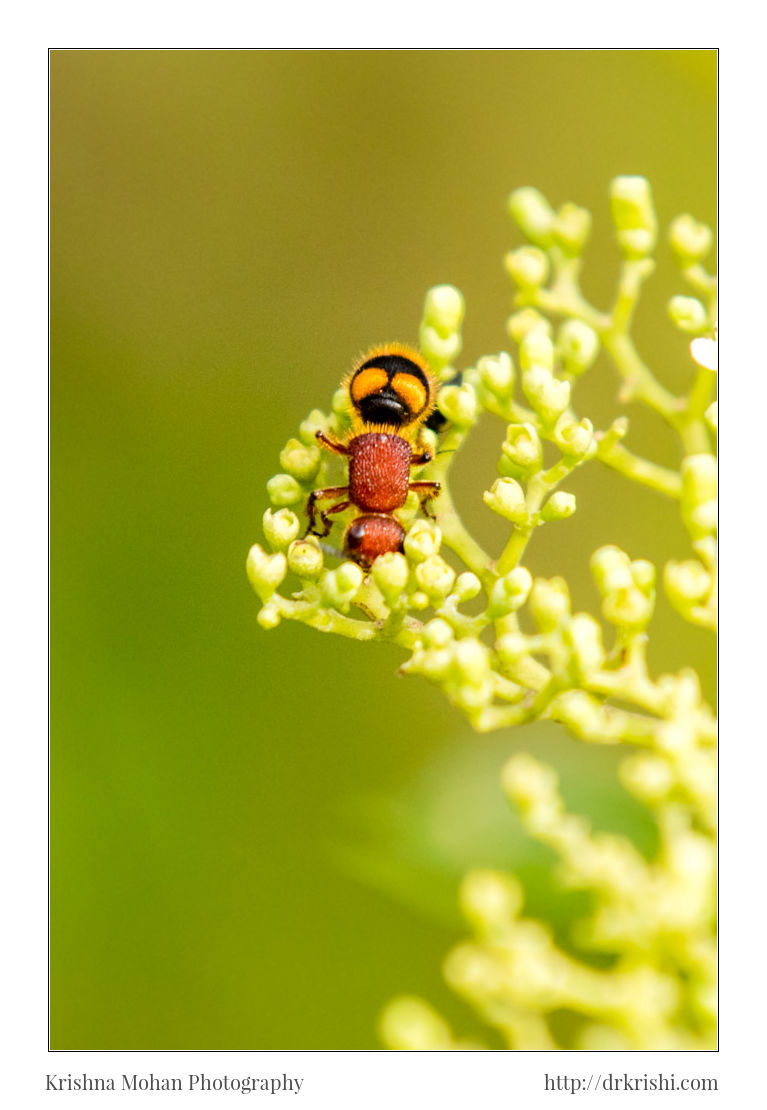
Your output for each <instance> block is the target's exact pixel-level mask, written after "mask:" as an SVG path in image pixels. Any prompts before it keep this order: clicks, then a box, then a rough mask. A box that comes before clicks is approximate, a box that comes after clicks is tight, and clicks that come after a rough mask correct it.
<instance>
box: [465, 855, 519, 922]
mask: <svg viewBox="0 0 767 1110" xmlns="http://www.w3.org/2000/svg"><path fill="white" fill-rule="evenodd" d="M458 899H459V903H460V906H461V910H462V911H463V913H464V915H465V916H466V918H467V920H469V921H470V922H472V923H473V924H474V925H476V926H478V927H479V928H480V929H481V930H483V931H485V930H490V931H495V930H498V929H503V928H506V927H507V926H509V925H510V924H511V923H512V922H513V921H514V919H515V918H516V917H518V916H519V911H520V910H521V909H522V902H523V900H524V896H523V893H522V887H521V884H520V883H519V881H518V880H517V879H515V878H513V877H512V876H511V875H502V874H500V873H499V872H497V871H489V870H487V871H485V870H482V871H469V873H468V874H467V875H466V876H465V877H464V879H463V881H462V883H461V887H460V891H459V894H458Z"/></svg>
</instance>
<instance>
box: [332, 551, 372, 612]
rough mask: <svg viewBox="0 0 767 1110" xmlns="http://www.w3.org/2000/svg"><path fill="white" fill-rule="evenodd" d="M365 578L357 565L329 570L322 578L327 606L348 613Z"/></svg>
mask: <svg viewBox="0 0 767 1110" xmlns="http://www.w3.org/2000/svg"><path fill="white" fill-rule="evenodd" d="M364 577H365V575H364V573H363V571H362V568H361V567H358V566H357V564H356V563H350V562H346V563H341V566H340V567H336V569H335V570H328V571H326V572H325V574H324V575H323V577H322V582H321V589H322V598H323V601H324V602H325V604H326V605H328V606H332V607H335V608H337V609H340V610H341V611H342V612H346V610H347V609H348V608H349V604H350V603H351V601H352V600H353V598H354V595H355V594H356V593H357V591H358V590H359V588H360V586H361V585H362V580H363V578H364Z"/></svg>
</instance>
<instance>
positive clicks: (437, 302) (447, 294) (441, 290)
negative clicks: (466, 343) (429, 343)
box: [423, 285, 466, 336]
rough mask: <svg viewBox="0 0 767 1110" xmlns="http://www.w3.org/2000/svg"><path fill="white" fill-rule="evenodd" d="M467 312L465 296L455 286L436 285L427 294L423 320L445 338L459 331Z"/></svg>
mask: <svg viewBox="0 0 767 1110" xmlns="http://www.w3.org/2000/svg"><path fill="white" fill-rule="evenodd" d="M465 311H466V302H465V301H464V299H463V294H462V293H461V292H460V291H459V290H458V289H456V288H455V286H454V285H434V286H433V287H432V288H431V289H430V290H429V291H428V292H427V294H426V300H425V301H424V306H423V318H424V320H425V321H426V322H427V323H429V324H431V326H432V327H433V328H435V329H436V330H437V331H438V332H439V333H440V335H443V336H445V335H449V334H450V333H451V332H456V331H458V329H459V328H460V326H461V322H462V321H463V316H464V313H465Z"/></svg>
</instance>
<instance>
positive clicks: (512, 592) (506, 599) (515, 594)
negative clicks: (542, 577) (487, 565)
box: [487, 567, 533, 618]
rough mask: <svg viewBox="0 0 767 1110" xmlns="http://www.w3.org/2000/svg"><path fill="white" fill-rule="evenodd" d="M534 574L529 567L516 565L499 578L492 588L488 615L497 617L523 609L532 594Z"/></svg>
mask: <svg viewBox="0 0 767 1110" xmlns="http://www.w3.org/2000/svg"><path fill="white" fill-rule="evenodd" d="M532 587H533V576H532V574H531V573H530V571H529V570H528V569H527V567H514V569H513V570H510V571H509V573H508V574H506V575H504V577H503V578H499V579H497V581H495V582H494V583H493V585H492V588H491V590H490V599H489V604H488V607H487V608H488V615H489V616H491V617H493V618H496V617H502V616H505V615H506V614H507V613H513V612H516V610H517V609H521V608H522V606H523V605H524V604H525V602H526V601H527V599H528V597H529V596H530V590H531V589H532Z"/></svg>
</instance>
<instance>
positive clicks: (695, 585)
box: [663, 559, 712, 608]
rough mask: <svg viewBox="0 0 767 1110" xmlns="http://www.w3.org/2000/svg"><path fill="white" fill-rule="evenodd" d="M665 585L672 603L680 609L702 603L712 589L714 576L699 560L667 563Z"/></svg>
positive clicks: (664, 577) (664, 576) (664, 575)
mask: <svg viewBox="0 0 767 1110" xmlns="http://www.w3.org/2000/svg"><path fill="white" fill-rule="evenodd" d="M663 584H664V586H665V587H666V593H667V594H668V596H669V599H670V601H672V602H673V603H674V604H676V605H677V606H678V607H680V608H686V607H689V606H690V605H695V604H696V603H698V602H702V601H703V599H704V598H705V597H707V596H708V594H709V592H710V588H712V576H710V574H709V573H708V571H706V568H705V567H704V565H703V564H702V563H698V561H697V559H686V561H685V562H684V563H675V562H672V563H666V566H665V568H664V573H663Z"/></svg>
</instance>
